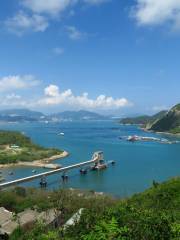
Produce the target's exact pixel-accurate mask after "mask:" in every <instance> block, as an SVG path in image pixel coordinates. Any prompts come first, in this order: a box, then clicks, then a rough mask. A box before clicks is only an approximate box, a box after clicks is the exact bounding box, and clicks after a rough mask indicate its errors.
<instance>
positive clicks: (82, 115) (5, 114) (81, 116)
mask: <svg viewBox="0 0 180 240" xmlns="http://www.w3.org/2000/svg"><path fill="white" fill-rule="evenodd" d="M110 118H111V117H110V116H109V117H105V116H103V115H100V114H98V113H94V112H89V111H83V110H80V111H65V112H59V113H54V114H51V115H45V114H43V113H41V112H37V111H32V110H29V109H7V110H1V111H0V122H40V121H50V122H51V121H53V122H55V121H57V122H58V121H81V120H106V119H110Z"/></svg>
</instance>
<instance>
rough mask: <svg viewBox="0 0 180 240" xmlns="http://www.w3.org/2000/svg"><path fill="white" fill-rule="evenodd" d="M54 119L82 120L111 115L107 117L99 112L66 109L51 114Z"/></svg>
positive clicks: (103, 118) (103, 117)
mask: <svg viewBox="0 0 180 240" xmlns="http://www.w3.org/2000/svg"><path fill="white" fill-rule="evenodd" d="M50 117H51V118H52V119H53V120H57V121H81V120H105V119H109V117H105V116H103V115H100V114H98V113H94V112H89V111H84V110H80V111H65V112H60V113H55V114H52V115H51V116H50Z"/></svg>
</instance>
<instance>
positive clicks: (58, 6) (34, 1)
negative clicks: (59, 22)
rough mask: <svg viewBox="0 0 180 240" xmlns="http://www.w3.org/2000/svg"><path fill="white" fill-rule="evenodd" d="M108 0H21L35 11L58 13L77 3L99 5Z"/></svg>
mask: <svg viewBox="0 0 180 240" xmlns="http://www.w3.org/2000/svg"><path fill="white" fill-rule="evenodd" d="M107 1H110V0H22V4H23V6H24V7H26V8H28V9H30V10H32V11H33V12H35V13H40V14H44V13H45V14H50V15H58V14H60V13H62V12H63V11H65V10H66V9H67V8H69V7H72V6H73V5H75V4H77V3H83V2H84V3H88V4H91V5H99V4H101V3H104V2H107Z"/></svg>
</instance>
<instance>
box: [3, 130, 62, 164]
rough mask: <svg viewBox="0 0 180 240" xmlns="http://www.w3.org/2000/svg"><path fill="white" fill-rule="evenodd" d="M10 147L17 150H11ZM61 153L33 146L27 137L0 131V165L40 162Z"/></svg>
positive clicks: (56, 150) (52, 149) (17, 133)
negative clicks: (15, 147) (16, 147)
mask: <svg viewBox="0 0 180 240" xmlns="http://www.w3.org/2000/svg"><path fill="white" fill-rule="evenodd" d="M12 145H17V146H18V147H19V148H18V149H12V148H11V146H12ZM61 153H62V151H61V150H58V149H54V148H44V147H41V146H39V145H37V144H34V143H33V142H32V141H31V139H30V138H29V137H27V136H25V135H23V134H21V133H19V132H12V131H0V164H8V163H17V162H19V161H34V160H40V159H44V158H49V157H51V156H53V155H57V154H61Z"/></svg>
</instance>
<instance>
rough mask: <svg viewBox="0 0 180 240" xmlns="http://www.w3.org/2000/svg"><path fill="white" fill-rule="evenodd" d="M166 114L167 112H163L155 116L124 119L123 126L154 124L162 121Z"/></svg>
mask: <svg viewBox="0 0 180 240" xmlns="http://www.w3.org/2000/svg"><path fill="white" fill-rule="evenodd" d="M165 114H166V111H161V112H159V113H157V114H155V115H153V116H148V115H143V116H138V117H134V118H123V119H121V120H120V123H122V124H140V125H146V124H149V123H153V122H154V121H156V120H157V119H161V118H162V117H163V116H164V115H165Z"/></svg>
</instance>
